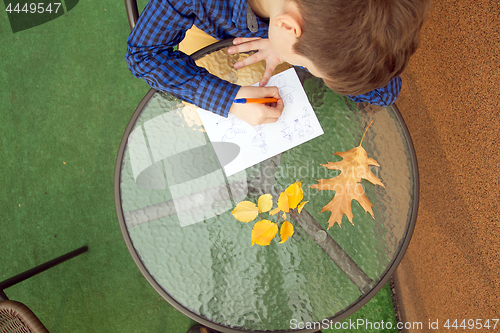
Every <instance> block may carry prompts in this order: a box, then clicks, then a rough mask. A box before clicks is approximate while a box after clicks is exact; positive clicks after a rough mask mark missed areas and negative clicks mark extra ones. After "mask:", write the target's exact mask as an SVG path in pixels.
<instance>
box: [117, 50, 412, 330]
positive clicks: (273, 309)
mask: <svg viewBox="0 0 500 333" xmlns="http://www.w3.org/2000/svg"><path fill="white" fill-rule="evenodd" d="M229 43H230V41H229ZM227 45H228V42H222V43H218V45H215V46H211V47H208V48H206V49H203V50H201V51H200V52H197V53H196V54H195V55H193V58H195V59H196V60H200V61H203V59H205V58H206V57H209V56H210V55H212V53H214V54H215V52H221V53H220V54H222V55H223V56H224V57H229V56H228V55H227V52H225V50H224V49H223V47H226V46H227ZM221 48H222V50H221ZM237 60H238V59H236V60H235V59H229V60H227V62H226V63H227V66H225V68H226V67H227V68H226V69H224V71H226V73H225V74H224V75H222V76H221V77H223V78H225V79H228V78H229V79H231V80H233V81H234V82H237V80H238V75H239V74H238V73H237V72H235V71H234V70H232V69H231V68H232V64H233V63H234V62H235V61H237ZM216 62H218V63H220V59H219V60H216ZM295 70H296V72H297V74H298V76H299V78H300V80H301V82H302V85H303V87H304V90H305V92H306V94H307V96H308V99H309V101H310V103H311V105H312V107H313V109H314V111H315V113H316V116H317V118H318V120H319V122H320V124H321V126H322V128H323V130H324V134H323V135H321V136H319V137H316V138H314V139H312V140H310V141H307V142H305V143H303V144H301V145H299V146H296V147H294V148H292V149H290V150H287V151H285V152H284V153H281V154H279V155H276V156H274V157H272V158H270V159H267V160H265V161H263V162H261V163H259V164H257V165H254V166H252V167H249V168H247V169H246V170H244V171H241V172H238V173H236V174H234V175H232V176H229V177H227V176H226V175H225V173H224V172H223V169H222V166H221V162H219V160H218V158H217V156H216V154H215V152H214V147H213V145H212V144H211V143H210V141H209V139H208V136H207V134H206V132H205V130H204V127H203V125H202V123H201V122H200V119H199V117H198V115H197V112H196V110H195V108H194V107H193V106H191V105H188V104H186V103H183V102H181V101H180V100H178V99H177V98H175V97H172V96H170V95H168V94H165V93H162V92H157V91H155V90H150V91H149V92H148V93H147V95H146V96H145V97H144V99H143V100H142V102H141V103H140V105H139V106H138V108H137V110H136V111H135V113H134V114H133V116H132V119H131V120H130V122H129V124H128V126H127V128H126V131H125V134H124V136H123V139H122V142H121V145H120V148H119V152H118V158H117V164H116V169H115V201H116V210H117V214H118V220H119V223H120V228H121V231H122V234H123V237H124V239H125V242H126V244H127V247H128V249H129V251H130V254H131V255H132V257H133V259H134V261H135V263H136V264H137V266H138V267H139V269H140V270H141V272H142V274H143V275H144V277H145V278H146V279H147V280H148V282H149V283H150V284H151V285H152V286H153V287H154V288H155V290H156V291H157V292H158V293H159V294H160V295H161V296H162V297H163V298H164V299H165V300H167V301H168V302H169V303H170V304H172V305H173V306H174V307H175V308H176V309H178V310H179V311H181V312H182V313H183V314H185V315H187V316H188V317H190V318H192V319H193V320H195V321H197V322H199V323H201V324H203V325H205V326H208V327H211V328H213V329H215V330H218V331H222V332H242V331H243V332H245V331H253V332H269V331H272V332H313V331H316V330H317V329H300V328H301V327H307V326H305V323H313V322H321V321H323V320H325V319H326V320H328V321H329V322H336V321H340V320H342V319H344V318H346V317H347V316H349V315H350V314H352V313H354V312H355V311H356V310H358V309H359V308H361V307H362V306H363V305H364V304H366V303H367V302H368V301H369V300H370V299H371V298H372V297H373V296H374V295H375V294H376V293H377V292H378V291H379V290H380V289H381V288H382V287H383V286H384V285H385V283H386V282H388V280H389V279H390V276H391V275H392V273H393V272H394V270H395V269H396V267H397V266H398V264H399V263H400V261H401V259H402V257H403V255H404V253H405V251H406V249H407V247H408V244H409V242H410V238H411V235H412V233H413V229H414V226H415V220H416V215H417V208H418V193H419V189H418V170H417V164H416V157H415V152H414V149H413V145H412V142H411V139H410V136H409V134H408V130H407V128H406V126H405V124H404V122H403V119H402V117H401V115H400V113H399V112H398V110H397V109H396V108H395V106H391V107H387V108H379V107H376V109H374V108H372V107H359V105H357V104H356V103H354V102H352V101H350V100H349V99H347V98H346V97H344V96H341V95H338V94H336V93H334V92H332V91H331V90H330V89H328V88H327V87H326V86H325V85H324V83H323V82H322V80H321V79H318V78H315V77H313V76H311V75H310V74H309V73H308V72H306V71H304V70H302V69H298V68H296V69H295ZM371 120H374V122H373V124H372V125H371V126H370V128H369V130H368V131H367V133H366V136H365V138H364V141H363V147H364V148H365V150H366V151H367V153H368V156H369V157H372V158H374V159H375V160H376V161H378V163H379V164H380V167H371V171H372V172H373V173H374V174H375V175H376V176H377V177H379V178H380V179H381V180H382V182H383V183H384V185H385V188H383V187H381V186H374V185H373V184H371V183H369V182H364V183H362V185H363V187H364V189H365V194H366V195H367V197H368V198H369V200H370V201H371V203H372V204H373V207H372V209H373V213H374V218H372V216H370V215H369V214H368V213H366V212H365V211H364V210H363V208H361V206H360V205H359V204H358V202H357V201H352V210H353V216H354V217H353V224H351V223H350V222H349V221H348V220H347V218H346V216H344V217H343V222H342V224H341V227H340V226H339V225H338V224H335V225H334V226H333V227H331V228H329V229H327V226H328V224H327V221H328V218H329V215H330V213H329V212H323V213H319V212H320V211H321V209H322V207H323V206H325V205H326V204H327V203H328V202H329V201H330V200H331V199H332V197H333V195H334V193H335V192H334V191H318V190H315V189H311V188H310V186H311V185H313V184H316V183H317V181H316V180H318V179H321V178H331V177H334V176H336V175H338V172H337V171H335V170H328V169H326V168H324V167H323V166H321V165H320V164H326V163H327V162H335V161H339V160H341V158H339V157H338V156H335V155H332V154H333V153H334V152H339V151H347V150H350V149H351V148H354V147H356V146H358V145H359V143H360V140H361V137H362V135H363V132H364V130H365V128H366V126H367V125H368V123H370V122H371ZM295 181H302V187H303V189H304V200H309V203H308V204H307V205H306V206H305V208H304V210H303V211H302V213H301V214H300V218H298V219H297V220H296V221H294V220H292V223H293V224H294V227H295V234H294V235H293V236H292V237H291V239H289V240H288V241H287V242H285V243H284V244H279V243H278V242H279V238H278V239H274V240H273V241H272V242H271V244H270V245H269V246H259V245H254V246H250V245H251V242H250V235H251V232H252V223H241V222H239V221H237V220H236V219H235V218H234V217H233V215H232V214H231V211H232V210H233V208H234V207H235V205H236V204H237V203H238V202H240V201H242V200H250V201H253V202H256V199H257V198H258V196H259V195H261V194H264V193H270V194H272V195H273V199H274V202H276V201H277V198H278V195H279V193H280V192H281V191H283V190H284V189H285V188H286V187H287V186H288V185H289V184H292V183H294V182H295Z"/></svg>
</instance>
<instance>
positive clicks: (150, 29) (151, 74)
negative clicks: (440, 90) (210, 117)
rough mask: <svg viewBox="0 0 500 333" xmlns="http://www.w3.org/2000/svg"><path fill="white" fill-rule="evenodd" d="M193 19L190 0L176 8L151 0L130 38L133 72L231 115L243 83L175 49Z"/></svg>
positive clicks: (129, 57)
mask: <svg viewBox="0 0 500 333" xmlns="http://www.w3.org/2000/svg"><path fill="white" fill-rule="evenodd" d="M193 22H194V15H193V14H192V11H191V9H190V8H189V5H188V4H187V2H185V3H184V4H183V5H182V6H181V7H180V8H179V7H178V8H174V7H173V6H172V5H171V4H170V3H169V2H168V1H167V0H152V1H150V2H149V3H148V5H147V6H146V8H145V9H144V11H143V12H142V13H141V16H140V17H139V20H138V22H137V24H136V26H135V27H134V30H133V31H132V33H131V34H130V36H129V38H128V40H127V53H126V55H125V59H126V61H127V64H128V67H129V69H130V71H131V72H132V74H133V75H134V76H136V77H138V78H142V79H144V80H145V81H146V82H147V83H148V84H149V85H150V86H151V87H152V88H154V89H157V90H161V91H165V92H167V93H170V94H172V95H174V96H176V97H177V98H180V99H182V100H184V101H186V102H189V103H192V104H194V105H196V106H198V107H201V108H203V109H206V110H210V111H212V112H214V113H217V114H219V115H221V116H224V117H227V115H228V113H229V109H230V108H231V105H232V102H233V100H234V98H235V96H236V94H237V92H238V90H239V89H240V86H238V85H235V84H232V83H230V82H227V81H225V80H222V79H220V78H218V77H216V76H214V75H212V74H210V73H209V72H208V71H207V70H206V69H204V68H201V67H198V66H197V65H196V63H195V62H194V61H193V59H192V58H191V57H189V56H188V55H186V54H184V53H183V52H180V51H174V49H173V47H174V46H175V45H177V44H179V42H180V41H182V40H183V39H184V37H185V34H186V31H187V30H188V29H189V28H191V27H192V25H193Z"/></svg>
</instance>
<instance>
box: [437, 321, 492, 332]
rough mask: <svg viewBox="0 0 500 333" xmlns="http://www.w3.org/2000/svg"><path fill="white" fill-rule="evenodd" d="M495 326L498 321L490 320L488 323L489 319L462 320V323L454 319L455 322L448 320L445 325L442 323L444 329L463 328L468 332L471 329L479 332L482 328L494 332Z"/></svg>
mask: <svg viewBox="0 0 500 333" xmlns="http://www.w3.org/2000/svg"><path fill="white" fill-rule="evenodd" d="M497 324H498V319H491V322H490V319H486V320H484V321H483V320H482V319H476V320H474V319H469V320H465V319H464V320H462V322H460V321H459V320H458V319H455V321H453V322H452V321H451V320H450V319H448V320H447V321H446V323H444V325H443V326H444V327H445V328H447V329H452V328H454V329H458V328H465V329H467V328H468V329H470V330H473V329H476V330H480V329H482V328H485V329H488V330H489V329H492V330H494V329H495V328H496V327H497Z"/></svg>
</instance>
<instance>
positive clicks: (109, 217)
mask: <svg viewBox="0 0 500 333" xmlns="http://www.w3.org/2000/svg"><path fill="white" fill-rule="evenodd" d="M74 3H75V2H74V1H73V2H72V4H73V5H74ZM66 5H68V4H66ZM144 5H145V3H144V2H142V3H139V7H140V9H142V8H143V7H144ZM129 32H130V30H129V25H128V22H127V18H126V13H125V8H124V4H123V1H108V0H105V1H95V0H88V1H80V2H79V3H78V4H77V5H76V6H75V7H74V8H72V9H71V10H70V11H69V12H67V13H66V14H64V15H62V16H60V17H58V18H56V19H54V20H52V21H50V22H47V23H45V24H43V25H39V26H36V27H33V28H30V29H27V30H24V31H20V32H17V33H13V32H12V30H11V28H10V26H9V21H8V18H7V14H6V12H5V11H2V13H1V14H0V42H1V45H2V46H1V47H0V59H1V64H0V82H1V83H0V144H1V150H0V158H1V163H0V175H1V177H2V178H1V179H2V181H1V187H0V246H1V247H0V248H1V256H0V280H3V279H6V278H9V277H11V276H13V275H15V274H18V273H20V272H23V271H25V270H27V269H29V268H32V267H34V266H36V265H39V264H41V263H43V262H46V261H48V260H50V259H52V258H55V257H57V256H59V255H62V254H65V253H67V252H69V251H71V250H74V249H76V248H78V247H80V246H82V245H88V247H89V252H87V253H85V254H83V255H80V256H78V257H76V258H74V259H71V260H70V261H68V262H65V263H63V264H61V265H59V266H57V267H55V268H52V269H50V270H48V271H46V272H44V273H42V274H40V275H38V276H36V277H33V278H31V279H29V280H27V281H24V282H22V283H20V284H18V285H16V286H13V287H11V288H8V289H7V290H6V291H5V292H6V294H7V296H9V298H10V299H13V300H17V301H20V302H23V303H24V304H26V305H27V306H28V307H30V308H31V309H32V310H33V312H34V313H35V314H36V315H37V316H38V317H39V318H40V320H41V321H42V322H43V323H44V324H45V325H46V326H47V328H48V329H49V331H50V332H53V333H57V332H72V333H78V332H82V333H91V332H123V333H125V332H172V333H184V332H186V331H187V329H188V328H189V327H190V326H192V325H194V324H195V323H194V322H193V321H192V320H191V319H189V318H187V317H185V316H184V315H182V314H181V313H180V312H178V311H177V310H175V309H174V308H173V307H172V306H170V305H169V304H168V303H167V302H166V301H164V300H163V299H162V298H161V297H160V296H159V295H158V294H157V293H156V291H155V290H154V289H153V288H152V287H151V286H150V285H149V284H148V283H147V281H146V279H145V278H144V277H143V276H142V275H141V273H140V272H139V269H138V268H137V267H136V265H135V263H134V262H133V260H132V257H131V256H130V254H129V252H128V250H127V248H126V246H125V242H124V241H123V238H122V235H121V232H120V228H119V225H118V221H117V216H116V211H115V204H114V191H113V181H114V178H113V177H114V167H115V161H116V155H117V150H118V146H119V143H120V140H121V138H122V135H123V132H124V130H125V127H126V125H127V123H128V121H129V119H130V117H131V115H132V113H133V112H134V110H135V108H136V106H137V105H138V104H139V102H140V100H141V99H142V97H143V96H144V95H145V94H146V92H147V91H148V90H149V87H148V86H147V84H146V83H145V82H144V81H142V80H139V79H136V78H134V77H133V76H132V74H131V73H130V72H129V70H128V68H127V65H126V63H125V60H124V54H125V51H126V39H127V37H128V34H129ZM351 317H352V318H365V319H369V320H371V321H373V322H375V321H381V320H384V321H386V320H392V321H393V322H395V319H394V312H393V308H392V303H391V295H390V291H389V290H388V287H387V286H386V287H385V288H384V289H383V290H382V291H381V292H380V293H379V294H378V295H377V296H376V297H375V298H373V299H372V300H371V301H370V302H369V303H368V304H367V305H366V306H364V307H363V308H362V309H361V310H360V311H358V312H357V313H355V314H354V315H353V316H351ZM393 331H394V332H395V331H396V330H393ZM324 332H329V330H324Z"/></svg>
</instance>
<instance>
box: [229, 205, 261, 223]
mask: <svg viewBox="0 0 500 333" xmlns="http://www.w3.org/2000/svg"><path fill="white" fill-rule="evenodd" d="M231 214H233V216H234V217H235V218H236V219H237V220H238V221H241V222H250V221H253V220H254V219H255V218H256V217H257V215H259V208H257V206H256V205H255V204H254V203H253V202H250V201H242V202H240V203H239V204H237V205H236V207H234V209H233V211H232V212H231Z"/></svg>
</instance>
